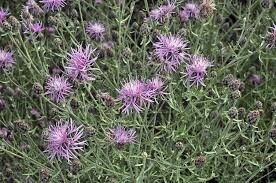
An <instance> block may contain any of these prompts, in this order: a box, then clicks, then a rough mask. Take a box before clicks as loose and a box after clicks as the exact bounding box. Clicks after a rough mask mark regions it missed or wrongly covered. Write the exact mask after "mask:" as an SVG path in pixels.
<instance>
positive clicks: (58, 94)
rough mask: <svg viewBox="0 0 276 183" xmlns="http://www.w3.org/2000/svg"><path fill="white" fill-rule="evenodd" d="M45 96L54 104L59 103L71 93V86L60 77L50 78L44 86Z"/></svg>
mask: <svg viewBox="0 0 276 183" xmlns="http://www.w3.org/2000/svg"><path fill="white" fill-rule="evenodd" d="M45 88H46V90H47V91H46V93H45V94H46V95H49V97H50V99H51V100H53V101H54V102H57V103H59V102H61V101H63V100H64V99H65V98H66V97H67V96H69V95H70V93H71V92H72V85H71V84H70V83H69V82H68V81H67V79H65V78H64V77H62V76H54V77H50V78H49V79H48V81H47V85H46V87H45Z"/></svg>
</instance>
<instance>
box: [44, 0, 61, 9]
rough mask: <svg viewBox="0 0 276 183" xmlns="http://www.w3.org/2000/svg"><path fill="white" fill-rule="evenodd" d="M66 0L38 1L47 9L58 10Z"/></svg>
mask: <svg viewBox="0 0 276 183" xmlns="http://www.w3.org/2000/svg"><path fill="white" fill-rule="evenodd" d="M65 1H66V0H41V1H40V2H41V3H42V4H43V8H44V9H46V10H48V11H56V10H60V9H61V8H62V7H64V6H65V4H66V2H65Z"/></svg>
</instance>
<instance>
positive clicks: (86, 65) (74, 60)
mask: <svg viewBox="0 0 276 183" xmlns="http://www.w3.org/2000/svg"><path fill="white" fill-rule="evenodd" d="M93 52H94V50H92V49H91V47H90V45H88V46H86V47H85V48H83V47H82V46H79V47H78V48H76V49H72V51H71V53H70V54H69V56H70V58H69V63H68V66H67V67H65V69H66V72H67V73H68V75H69V76H70V77H71V78H73V79H80V80H83V81H91V80H95V78H94V77H91V76H89V74H88V71H90V70H91V67H92V66H93V64H94V63H95V60H96V59H97V58H96V57H95V58H92V54H93Z"/></svg>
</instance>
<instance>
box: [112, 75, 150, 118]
mask: <svg viewBox="0 0 276 183" xmlns="http://www.w3.org/2000/svg"><path fill="white" fill-rule="evenodd" d="M118 92H119V97H118V99H117V100H118V101H120V102H122V107H121V108H122V109H123V112H124V113H127V114H128V113H129V112H130V111H132V110H133V109H134V110H135V111H136V112H141V111H142V110H143V107H144V106H145V104H147V103H149V102H153V100H152V98H153V97H154V93H153V91H150V90H148V89H147V86H146V84H145V83H143V82H142V81H139V80H130V81H129V82H128V83H125V84H124V85H123V87H122V88H121V89H120V90H119V91H118Z"/></svg>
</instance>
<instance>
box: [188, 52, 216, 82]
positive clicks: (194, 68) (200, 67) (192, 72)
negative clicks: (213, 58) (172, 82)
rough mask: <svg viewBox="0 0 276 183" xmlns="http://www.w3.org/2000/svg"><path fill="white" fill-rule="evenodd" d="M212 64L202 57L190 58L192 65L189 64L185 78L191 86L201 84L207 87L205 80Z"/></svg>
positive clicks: (194, 56)
mask: <svg viewBox="0 0 276 183" xmlns="http://www.w3.org/2000/svg"><path fill="white" fill-rule="evenodd" d="M211 66H212V64H211V62H210V61H209V60H208V59H207V58H205V57H202V56H200V55H193V56H191V58H190V63H187V65H186V70H185V71H184V72H183V74H184V75H183V77H186V78H187V80H188V81H189V82H191V85H194V84H195V85H197V86H199V85H200V84H201V85H203V86H205V84H204V78H205V76H206V74H207V69H208V67H211Z"/></svg>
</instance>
